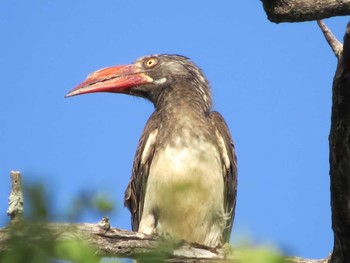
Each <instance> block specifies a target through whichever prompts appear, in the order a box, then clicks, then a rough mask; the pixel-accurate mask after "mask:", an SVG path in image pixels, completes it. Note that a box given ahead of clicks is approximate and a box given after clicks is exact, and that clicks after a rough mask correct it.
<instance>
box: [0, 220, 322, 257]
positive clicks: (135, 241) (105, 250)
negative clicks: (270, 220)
mask: <svg viewBox="0 0 350 263" xmlns="http://www.w3.org/2000/svg"><path fill="white" fill-rule="evenodd" d="M26 228H31V229H33V225H32V224H28V225H25V224H24V223H23V225H22V226H21V228H20V229H22V230H21V232H26ZM34 228H35V226H34ZM39 228H44V229H45V231H35V232H36V235H35V236H33V237H32V238H33V239H36V240H37V239H42V240H45V242H69V241H76V240H78V241H79V240H84V241H85V242H87V243H89V244H90V245H91V246H92V247H93V249H94V253H95V254H96V255H98V256H100V257H122V258H126V257H127V258H134V259H138V258H143V257H145V256H147V255H150V254H152V253H154V252H155V251H156V255H158V256H159V255H160V256H161V257H162V258H163V259H164V262H183V263H188V262H203V263H204V262H230V263H232V262H238V261H239V259H240V252H239V250H238V251H237V250H229V249H228V248H225V247H224V248H209V247H206V246H202V245H198V244H188V243H186V242H184V241H183V242H167V241H164V240H161V239H159V238H158V237H156V236H150V235H145V234H142V233H137V232H132V231H126V230H121V229H117V228H110V229H108V230H105V229H104V228H103V227H101V226H100V224H88V223H80V224H68V223H49V224H45V225H41V226H39ZM48 233H51V234H50V235H48ZM12 234H13V233H12ZM18 234H20V233H18ZM10 235H11V227H5V228H1V229H0V253H2V252H4V251H6V250H10V249H11V247H10V246H9V245H8V242H9V239H10ZM49 236H50V238H48V237H49ZM68 259H69V258H68ZM287 262H291V263H327V262H328V258H325V259H301V258H296V257H294V258H287Z"/></svg>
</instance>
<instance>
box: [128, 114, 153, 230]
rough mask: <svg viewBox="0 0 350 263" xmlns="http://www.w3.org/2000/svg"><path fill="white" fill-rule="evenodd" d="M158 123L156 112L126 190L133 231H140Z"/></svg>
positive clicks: (138, 149)
mask: <svg viewBox="0 0 350 263" xmlns="http://www.w3.org/2000/svg"><path fill="white" fill-rule="evenodd" d="M158 123H159V121H158V115H157V113H156V112H154V113H153V114H152V115H151V117H150V118H149V120H148V122H147V124H146V127H145V129H144V130H143V133H142V136H141V138H140V140H139V144H138V147H137V150H136V154H135V158H134V164H133V168H132V174H131V178H130V182H129V185H128V187H127V188H126V190H125V197H124V205H125V206H126V207H128V209H129V210H130V213H131V224H132V230H133V231H138V229H139V224H140V220H141V217H142V212H143V203H144V198H145V192H146V184H147V179H148V174H149V169H150V165H151V160H152V158H153V155H154V149H155V144H156V137H157V134H158Z"/></svg>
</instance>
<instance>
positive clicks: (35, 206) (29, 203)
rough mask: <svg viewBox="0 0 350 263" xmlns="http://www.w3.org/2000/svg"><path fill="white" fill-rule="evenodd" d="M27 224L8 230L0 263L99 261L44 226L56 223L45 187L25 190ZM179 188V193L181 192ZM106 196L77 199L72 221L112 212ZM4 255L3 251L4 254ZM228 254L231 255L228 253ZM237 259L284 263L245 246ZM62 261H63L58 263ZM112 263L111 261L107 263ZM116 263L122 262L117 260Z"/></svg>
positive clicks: (153, 256) (161, 252) (158, 258)
mask: <svg viewBox="0 0 350 263" xmlns="http://www.w3.org/2000/svg"><path fill="white" fill-rule="evenodd" d="M24 189H25V195H24V196H25V199H24V202H25V220H24V221H23V222H18V223H16V224H12V225H11V226H10V227H9V228H8V231H9V240H8V242H7V244H8V247H9V248H11V249H8V250H5V252H2V253H0V263H23V262H25V263H46V262H47V263H51V262H62V259H69V261H66V262H77V263H96V262H99V260H100V258H99V257H97V256H96V255H95V254H94V253H93V249H92V248H91V247H90V245H89V244H87V243H86V242H85V241H84V240H69V239H67V240H59V241H57V240H56V239H55V237H54V235H53V233H52V232H51V231H50V230H49V229H48V228H46V227H45V225H46V224H45V222H48V221H49V220H51V219H53V218H54V216H53V214H52V213H51V211H50V207H51V206H50V200H51V198H50V197H49V196H48V194H47V193H46V191H45V188H44V186H43V185H42V184H32V185H28V186H26V187H25V188H24ZM182 190H183V187H179V189H177V191H182ZM108 199H109V198H108V196H106V195H104V194H91V192H87V191H85V192H82V193H81V194H80V195H79V196H78V197H76V198H74V201H73V202H72V205H71V207H70V208H69V209H68V213H67V214H68V216H67V215H66V216H64V217H65V218H69V219H77V218H78V217H80V216H81V214H82V213H86V212H89V213H91V212H92V213H97V214H98V216H99V218H101V215H105V214H106V213H110V212H112V211H113V209H114V208H113V205H112V203H111V202H110V201H109V200H108ZM179 245H181V244H180V243H179V242H173V241H172V240H170V239H166V240H164V242H163V243H162V244H161V245H160V246H159V247H158V248H157V249H155V250H154V251H152V252H151V253H145V254H143V255H140V257H139V258H138V259H137V260H138V262H145V263H148V262H163V261H164V259H166V258H168V257H169V255H171V254H172V252H173V250H174V249H176V248H177V247H178V246H179ZM2 251H3V250H2ZM227 252H228V253H229V252H230V251H227ZM234 254H235V255H238V259H237V260H235V261H234V262H237V263H285V262H286V261H285V260H284V257H283V256H282V255H281V254H280V253H278V252H276V250H274V249H271V248H267V247H254V246H252V245H246V246H242V247H239V248H234ZM57 259H60V261H57ZM107 262H111V261H107ZM113 262H119V261H117V260H115V261H113Z"/></svg>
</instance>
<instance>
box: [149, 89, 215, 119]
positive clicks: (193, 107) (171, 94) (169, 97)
mask: <svg viewBox="0 0 350 263" xmlns="http://www.w3.org/2000/svg"><path fill="white" fill-rule="evenodd" d="M203 89H204V88H203ZM201 90H202V89H201V88H200V87H196V88H194V87H192V86H188V85H187V86H186V85H182V83H177V84H173V85H172V86H168V87H166V88H165V89H164V90H163V91H162V93H161V94H160V95H159V96H157V99H156V100H155V101H154V105H155V108H156V110H157V111H162V112H164V113H166V114H168V115H172V114H186V113H188V114H200V115H203V114H204V115H207V114H208V113H209V111H210V110H211V105H212V101H211V98H210V94H206V93H202V92H201Z"/></svg>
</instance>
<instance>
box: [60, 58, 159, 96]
mask: <svg viewBox="0 0 350 263" xmlns="http://www.w3.org/2000/svg"><path fill="white" fill-rule="evenodd" d="M151 82H153V79H152V78H151V77H149V76H147V75H146V74H145V73H144V72H143V71H142V68H141V67H140V66H139V65H138V64H130V65H123V66H113V67H108V68H103V69H100V70H97V71H95V72H93V73H91V74H90V75H89V76H88V77H87V78H86V80H85V81H84V82H82V83H80V84H79V85H78V86H76V87H75V88H74V89H72V90H71V91H70V92H68V93H67V95H66V96H65V98H67V97H71V96H76V95H80V94H86V93H93V92H115V93H128V91H129V90H130V88H131V87H133V86H136V85H141V84H146V83H151Z"/></svg>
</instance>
